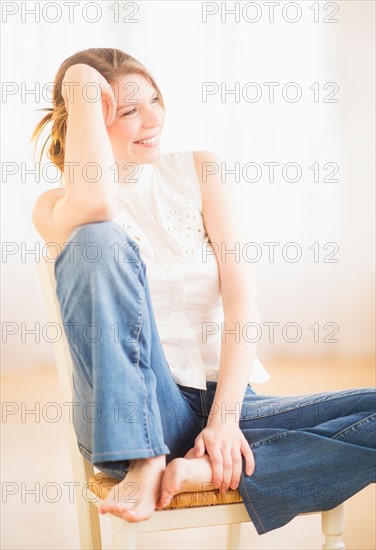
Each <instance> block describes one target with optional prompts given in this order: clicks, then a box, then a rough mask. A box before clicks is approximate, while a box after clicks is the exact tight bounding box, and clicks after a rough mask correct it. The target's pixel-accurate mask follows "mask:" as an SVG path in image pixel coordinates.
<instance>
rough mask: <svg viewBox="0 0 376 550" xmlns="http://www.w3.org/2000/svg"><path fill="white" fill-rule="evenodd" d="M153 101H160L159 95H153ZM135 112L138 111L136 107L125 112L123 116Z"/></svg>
mask: <svg viewBox="0 0 376 550" xmlns="http://www.w3.org/2000/svg"><path fill="white" fill-rule="evenodd" d="M152 101H159V95H156V96H155V97H153V99H152ZM135 112H136V109H132V110H131V111H128V112H127V113H124V114H123V115H122V116H128V115H131V114H132V113H135Z"/></svg>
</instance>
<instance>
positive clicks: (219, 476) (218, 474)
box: [207, 448, 223, 489]
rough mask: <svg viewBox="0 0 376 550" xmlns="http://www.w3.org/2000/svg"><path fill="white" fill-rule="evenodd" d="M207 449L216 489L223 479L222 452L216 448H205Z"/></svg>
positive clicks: (219, 487) (220, 486) (219, 486)
mask: <svg viewBox="0 0 376 550" xmlns="http://www.w3.org/2000/svg"><path fill="white" fill-rule="evenodd" d="M207 451H208V455H209V457H210V460H211V464H212V470H213V476H212V482H213V483H214V485H215V486H216V487H217V488H218V489H221V488H222V481H223V460H222V454H221V453H220V451H219V450H218V449H217V448H211V449H207Z"/></svg>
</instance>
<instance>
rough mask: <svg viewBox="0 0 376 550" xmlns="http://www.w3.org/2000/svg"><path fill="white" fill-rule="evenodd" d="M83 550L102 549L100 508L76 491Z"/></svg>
mask: <svg viewBox="0 0 376 550" xmlns="http://www.w3.org/2000/svg"><path fill="white" fill-rule="evenodd" d="M75 497H76V499H77V516H78V529H79V533H80V546H81V550H102V543H101V530H100V524H99V514H98V509H97V507H96V506H95V505H94V504H91V503H90V502H87V501H85V500H84V499H83V498H82V495H80V494H78V492H76V493H75Z"/></svg>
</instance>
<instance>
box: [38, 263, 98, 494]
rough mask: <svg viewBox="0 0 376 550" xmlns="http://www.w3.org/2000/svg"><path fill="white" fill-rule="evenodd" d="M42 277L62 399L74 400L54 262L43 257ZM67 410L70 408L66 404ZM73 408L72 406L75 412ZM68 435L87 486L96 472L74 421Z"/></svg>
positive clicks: (75, 469) (78, 472) (77, 470)
mask: <svg viewBox="0 0 376 550" xmlns="http://www.w3.org/2000/svg"><path fill="white" fill-rule="evenodd" d="M37 269H38V275H39V280H40V282H41V285H42V291H43V295H44V300H45V303H46V308H47V317H48V322H49V323H54V325H57V326H58V327H59V333H60V335H61V337H60V338H59V339H58V340H57V341H56V342H55V343H54V344H53V347H54V355H55V363H56V367H57V371H58V377H59V385H60V390H61V393H62V397H63V401H64V402H66V403H72V372H73V363H72V358H71V354H70V350H69V344H68V340H67V337H66V334H65V332H64V325H63V322H62V319H61V316H60V307H59V302H58V299H57V295H56V280H55V275H54V262H53V261H49V260H46V259H45V258H43V257H42V258H41V260H40V262H38V263H37ZM63 408H64V410H67V409H66V408H65V407H63ZM73 410H74V407H73V406H71V407H69V411H73ZM67 428H68V438H69V446H70V454H71V460H72V467H73V475H74V478H75V481H76V482H79V484H80V488H81V490H82V488H83V487H84V486H85V485H86V483H87V482H88V481H89V478H90V477H91V476H92V475H93V474H94V468H93V466H92V465H91V464H90V463H89V462H88V461H87V460H85V459H84V457H83V456H82V455H81V453H80V452H79V450H78V446H77V438H76V434H75V431H74V427H73V423H72V420H71V419H69V418H68V421H67Z"/></svg>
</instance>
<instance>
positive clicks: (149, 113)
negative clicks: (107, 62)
mask: <svg viewBox="0 0 376 550" xmlns="http://www.w3.org/2000/svg"><path fill="white" fill-rule="evenodd" d="M113 90H114V94H115V99H116V109H117V111H116V116H115V119H114V121H113V123H112V125H111V126H109V127H107V131H108V135H109V138H110V141H111V145H112V149H113V152H114V155H115V160H116V162H118V163H119V168H120V170H121V169H122V168H123V167H124V164H125V163H129V162H135V163H137V164H148V163H151V162H154V161H156V160H158V159H159V157H160V155H161V150H160V146H159V137H160V134H161V131H162V128H163V123H164V118H165V112H164V109H163V108H162V105H161V101H160V98H159V94H158V93H157V92H156V90H155V88H154V87H153V86H152V85H151V84H150V83H149V81H148V80H147V79H146V78H145V77H144V76H143V75H141V74H137V73H132V74H128V75H126V76H123V77H119V78H118V79H117V81H116V83H115V84H113ZM151 138H154V139H152V140H151V143H140V141H144V140H149V139H151Z"/></svg>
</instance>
